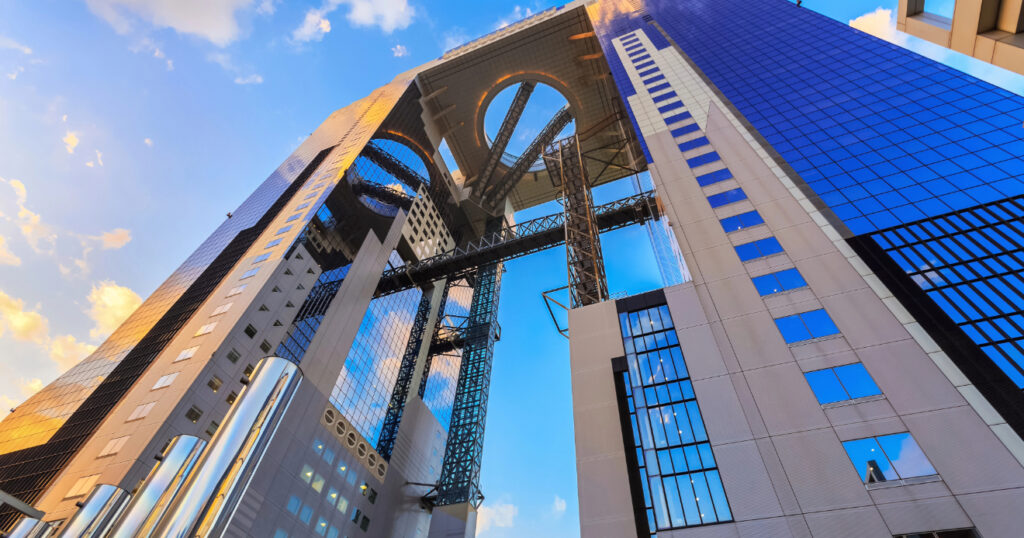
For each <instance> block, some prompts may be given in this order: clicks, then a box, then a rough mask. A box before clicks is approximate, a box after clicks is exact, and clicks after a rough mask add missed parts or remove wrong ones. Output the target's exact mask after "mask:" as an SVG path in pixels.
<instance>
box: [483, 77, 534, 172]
mask: <svg viewBox="0 0 1024 538" xmlns="http://www.w3.org/2000/svg"><path fill="white" fill-rule="evenodd" d="M536 87H537V83H536V82H533V81H530V80H527V81H525V82H523V83H522V84H520V85H519V89H518V90H517V91H516V96H515V97H514V98H513V99H512V104H511V105H509V107H508V112H506V113H505V119H504V120H503V121H502V122H501V128H500V129H498V133H497V134H496V135H495V136H494V140H493V141H491V152H490V153H489V154H488V155H487V161H486V162H485V163H484V167H483V170H481V171H480V175H479V176H477V179H476V181H474V182H473V184H474V185H475V186H478V188H479V189H483V188H486V187H488V186H489V184H490V182H491V176H492V175H494V170H495V169H496V168H497V167H498V163H499V162H501V157H502V155H504V154H505V148H506V147H508V141H509V140H511V139H512V133H513V132H514V131H515V130H516V125H517V124H518V123H519V118H520V117H522V115H523V111H524V110H526V102H527V101H529V100H530V95H531V94H532V93H533V90H534V88H536Z"/></svg>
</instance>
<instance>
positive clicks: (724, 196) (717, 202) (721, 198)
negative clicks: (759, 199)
mask: <svg viewBox="0 0 1024 538" xmlns="http://www.w3.org/2000/svg"><path fill="white" fill-rule="evenodd" d="M746 199H747V194H746V193H745V192H743V189H731V190H727V191H724V192H720V193H718V194H712V195H711V196H708V203H710V204H711V207H722V206H724V205H729V204H731V203H733V202H739V201H740V200H746Z"/></svg>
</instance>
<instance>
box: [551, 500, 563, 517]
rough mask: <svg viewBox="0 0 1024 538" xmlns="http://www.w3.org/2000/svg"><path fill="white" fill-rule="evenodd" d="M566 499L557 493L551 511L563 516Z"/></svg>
mask: <svg viewBox="0 0 1024 538" xmlns="http://www.w3.org/2000/svg"><path fill="white" fill-rule="evenodd" d="M565 507H566V505H565V499H563V498H561V497H559V496H558V495H555V502H554V503H552V505H551V512H552V513H554V514H555V516H557V517H561V516H562V514H564V513H565Z"/></svg>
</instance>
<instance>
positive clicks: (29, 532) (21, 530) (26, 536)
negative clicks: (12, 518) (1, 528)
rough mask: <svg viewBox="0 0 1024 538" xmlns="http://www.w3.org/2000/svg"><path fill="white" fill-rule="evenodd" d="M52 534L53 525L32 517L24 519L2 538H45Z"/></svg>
mask: <svg viewBox="0 0 1024 538" xmlns="http://www.w3.org/2000/svg"><path fill="white" fill-rule="evenodd" d="M52 533H53V525H51V524H50V522H48V521H41V520H38V519H36V518H34V517H24V518H22V519H21V521H19V522H18V524H17V525H15V526H14V528H13V529H11V531H10V532H8V533H7V534H5V535H4V538H46V537H47V536H50V534H52Z"/></svg>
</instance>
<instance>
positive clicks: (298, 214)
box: [285, 213, 302, 222]
mask: <svg viewBox="0 0 1024 538" xmlns="http://www.w3.org/2000/svg"><path fill="white" fill-rule="evenodd" d="M301 217H302V213H296V214H294V215H292V216H290V217H288V220H285V222H292V221H293V220H299V218H301Z"/></svg>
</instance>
